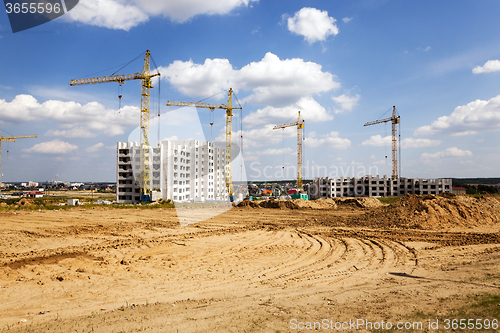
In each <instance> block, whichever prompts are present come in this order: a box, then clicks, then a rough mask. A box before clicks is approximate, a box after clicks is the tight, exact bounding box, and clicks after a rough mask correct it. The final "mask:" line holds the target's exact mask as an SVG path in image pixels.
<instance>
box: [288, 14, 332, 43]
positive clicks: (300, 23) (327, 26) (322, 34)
mask: <svg viewBox="0 0 500 333" xmlns="http://www.w3.org/2000/svg"><path fill="white" fill-rule="evenodd" d="M335 22H336V20H335V19H334V18H333V17H329V16H328V12H327V11H326V10H324V11H321V10H319V9H316V8H309V7H304V8H302V9H301V10H299V11H298V12H296V13H295V15H294V16H293V17H289V18H288V20H287V23H288V30H289V31H290V32H293V33H296V34H297V35H301V36H304V39H305V40H307V41H308V42H309V43H314V42H318V41H325V40H326V38H327V37H328V36H330V35H334V36H335V35H337V34H338V33H339V29H338V27H337V25H335Z"/></svg>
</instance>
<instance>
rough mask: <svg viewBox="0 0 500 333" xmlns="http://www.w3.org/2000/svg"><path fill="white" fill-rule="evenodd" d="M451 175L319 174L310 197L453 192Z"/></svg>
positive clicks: (384, 195) (311, 189)
mask: <svg viewBox="0 0 500 333" xmlns="http://www.w3.org/2000/svg"><path fill="white" fill-rule="evenodd" d="M451 188H452V184H451V179H419V178H397V179H391V178H388V177H387V176H384V177H383V178H380V177H379V176H376V177H374V176H365V177H361V178H349V177H348V178H340V179H331V178H328V177H326V178H324V177H316V178H315V179H314V181H313V183H312V186H311V188H310V198H311V199H321V198H336V197H337V198H338V197H388V196H402V195H407V194H420V195H426V194H440V193H443V192H451Z"/></svg>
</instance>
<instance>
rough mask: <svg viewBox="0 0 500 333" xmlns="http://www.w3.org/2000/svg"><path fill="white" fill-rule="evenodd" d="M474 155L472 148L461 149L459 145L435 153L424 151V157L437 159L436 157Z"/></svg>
mask: <svg viewBox="0 0 500 333" xmlns="http://www.w3.org/2000/svg"><path fill="white" fill-rule="evenodd" d="M467 156H472V152H471V151H470V150H461V149H458V148H457V147H452V148H448V149H446V150H443V151H438V152H436V153H433V154H429V153H423V154H422V158H423V159H436V158H445V157H467Z"/></svg>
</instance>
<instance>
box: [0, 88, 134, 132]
mask: <svg viewBox="0 0 500 333" xmlns="http://www.w3.org/2000/svg"><path fill="white" fill-rule="evenodd" d="M138 116H139V108H138V107H133V106H125V107H123V108H122V109H120V112H117V111H116V110H111V109H106V108H105V107H104V106H103V105H102V104H100V103H97V102H90V103H87V104H85V105H82V104H80V103H76V102H62V101H57V100H49V101H46V102H44V103H41V104H40V103H39V102H38V101H37V100H36V98H34V97H33V96H31V95H17V96H16V97H15V98H14V99H13V100H12V101H11V102H7V101H6V100H5V99H0V122H9V123H16V122H26V121H42V120H49V121H56V122H58V123H59V124H60V127H61V128H63V129H64V130H49V131H48V132H47V133H46V134H47V135H50V136H62V137H66V138H86V137H92V136H95V135H94V134H93V133H95V132H100V133H102V134H105V135H107V136H115V135H120V134H123V133H124V129H125V128H126V127H129V126H133V125H137V123H138Z"/></svg>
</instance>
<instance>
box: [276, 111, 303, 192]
mask: <svg viewBox="0 0 500 333" xmlns="http://www.w3.org/2000/svg"><path fill="white" fill-rule="evenodd" d="M292 126H297V193H296V194H297V195H296V197H297V198H300V199H307V195H304V194H303V191H304V188H303V184H302V140H303V134H302V131H303V129H304V120H303V119H301V118H300V111H299V115H298V116H297V121H296V122H293V123H288V124H284V125H280V126H274V127H273V130H276V129H280V128H282V129H285V128H287V127H292ZM294 194H295V193H294ZM294 199H295V198H294Z"/></svg>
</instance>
